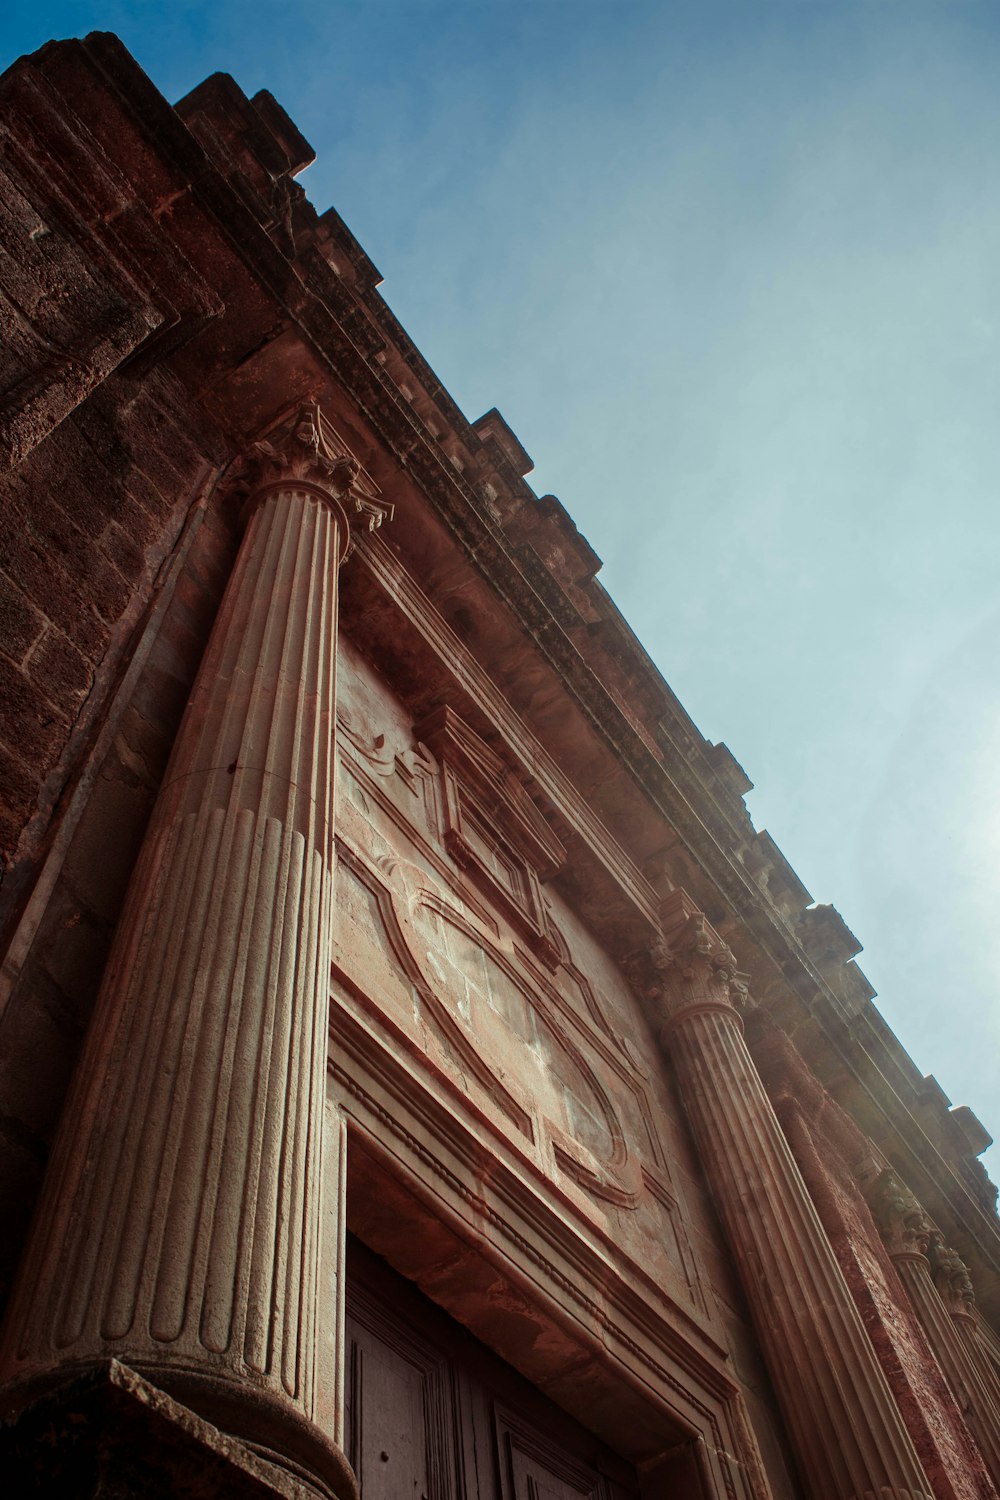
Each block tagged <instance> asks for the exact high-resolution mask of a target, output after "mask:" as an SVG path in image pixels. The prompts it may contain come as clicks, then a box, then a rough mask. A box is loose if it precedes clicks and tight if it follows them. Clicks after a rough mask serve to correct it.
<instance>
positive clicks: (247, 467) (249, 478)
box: [226, 402, 393, 541]
mask: <svg viewBox="0 0 1000 1500" xmlns="http://www.w3.org/2000/svg"><path fill="white" fill-rule="evenodd" d="M226 480H227V483H229V484H231V485H232V488H233V490H234V492H235V493H236V494H238V495H242V496H243V497H245V498H246V499H247V500H253V499H254V498H255V497H256V496H258V495H262V494H266V493H267V492H268V491H269V490H272V489H274V488H276V487H277V486H280V485H300V486H304V487H306V488H308V489H310V490H312V491H313V492H314V493H318V494H319V495H320V496H321V497H322V498H325V499H326V500H327V502H328V503H329V504H331V505H333V506H334V507H336V508H337V509H339V510H340V511H341V512H343V514H344V517H345V519H351V518H352V517H354V516H358V517H362V518H363V519H364V522H365V527H366V530H368V531H374V530H375V529H376V527H378V526H381V524H382V522H383V521H384V520H389V519H391V517H392V509H393V508H392V506H391V505H390V504H388V502H386V501H384V500H383V499H382V498H381V491H380V490H379V488H378V485H377V484H376V483H375V481H374V480H373V479H372V478H371V477H370V475H368V474H367V473H366V472H365V471H364V469H363V468H362V467H361V465H360V463H359V462H358V460H357V459H356V458H355V457H354V455H353V453H351V451H350V449H349V448H348V446H347V444H346V443H345V442H344V440H343V438H342V437H341V436H340V434H339V433H338V432H337V431H336V430H335V428H333V427H331V425H330V423H329V422H328V421H327V420H326V418H325V417H324V416H323V413H322V412H321V411H320V408H319V405H318V403H316V402H311V403H309V404H308V405H306V406H303V407H301V408H300V409H299V411H298V413H297V415H296V416H295V418H294V419H293V420H292V421H290V422H287V423H285V424H284V425H282V426H280V427H278V428H276V429H274V430H273V431H272V432H269V433H268V435H267V437H266V438H261V439H260V440H259V441H258V442H256V443H251V445H250V447H249V448H248V449H247V450H246V452H245V453H242V454H240V455H239V457H238V458H236V459H234V461H233V463H232V464H231V465H230V468H229V472H228V474H227V476H226ZM345 541H346V538H345Z"/></svg>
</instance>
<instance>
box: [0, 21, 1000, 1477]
mask: <svg viewBox="0 0 1000 1500" xmlns="http://www.w3.org/2000/svg"><path fill="white" fill-rule="evenodd" d="M0 140H2V146H3V149H2V152H0V190H2V195H3V212H2V216H0V233H2V236H3V239H2V244H0V298H2V305H3V319H4V342H3V350H2V353H0V383H2V384H0V433H2V451H0V464H2V475H0V489H2V498H0V701H2V703H3V718H2V724H0V767H2V778H3V786H4V803H3V811H2V818H3V821H2V825H0V838H2V844H3V850H2V852H3V856H4V860H5V879H4V882H3V886H2V890H0V919H2V952H3V954H4V957H3V968H2V987H0V1183H2V1193H3V1203H4V1223H5V1234H4V1236H3V1239H2V1246H0V1255H2V1267H0V1278H2V1280H0V1295H2V1297H3V1301H4V1303H5V1306H6V1317H5V1323H4V1332H3V1336H2V1342H0V1379H2V1381H3V1387H2V1391H3V1414H4V1425H3V1429H2V1432H3V1435H2V1439H0V1442H2V1447H3V1453H4V1459H3V1463H4V1473H5V1474H6V1475H7V1476H8V1477H10V1478H12V1479H13V1484H14V1488H13V1489H12V1490H10V1491H9V1492H10V1493H17V1494H22V1493H23V1494H39V1495H53V1496H70V1495H72V1496H90V1497H97V1496H98V1495H100V1496H112V1495H113V1496H116V1497H117V1496H122V1497H125V1496H129V1497H130V1496H138V1495H142V1496H154V1497H159V1496H192V1497H193V1496H205V1497H208V1496H211V1497H214V1500H221V1497H231V1496H232V1497H237V1496H238V1497H244V1496H246V1497H251V1496H253V1497H264V1496H277V1495H282V1496H298V1497H300V1500H307V1497H310V1496H312V1497H315V1496H317V1495H319V1496H325V1497H331V1496H336V1497H340V1500H346V1497H349V1496H354V1495H355V1494H356V1493H357V1490H358V1486H359V1485H360V1492H361V1494H362V1495H363V1497H364V1500H404V1497H407V1500H408V1497H413V1500H417V1497H424V1500H473V1497H483V1500H515V1497H516V1500H528V1497H537V1500H575V1497H582V1496H588V1497H593V1500H627V1497H640V1496H641V1497H643V1500H669V1497H679V1500H687V1497H695V1500H793V1497H804V1500H875V1497H879V1500H918V1497H927V1500H930V1497H933V1500H986V1497H990V1496H992V1497H996V1496H997V1495H998V1493H1000V1339H998V1333H997V1330H998V1329H1000V1235H998V1223H997V1217H996V1207H995V1205H996V1194H995V1190H993V1189H992V1188H991V1186H990V1184H989V1182H988V1180H987V1178H986V1176H985V1174H984V1172H983V1170H982V1168H981V1166H980V1165H979V1164H978V1162H977V1160H976V1157H977V1155H978V1154H979V1153H980V1152H981V1151H982V1150H983V1149H984V1147H985V1145H986V1144H987V1143H988V1137H987V1135H986V1133H985V1131H984V1130H983V1128H982V1127H981V1125H980V1124H979V1122H978V1121H977V1120H976V1119H975V1117H974V1116H973V1115H972V1114H971V1113H970V1111H968V1110H967V1109H964V1108H951V1107H950V1104H949V1101H948V1099H947V1097H946V1096H945V1094H944V1093H943V1091H942V1089H941V1088H940V1087H939V1086H938V1084H937V1083H936V1082H935V1080H934V1079H933V1078H924V1077H922V1076H921V1075H920V1074H919V1073H918V1072H917V1070H916V1069H915V1068H914V1066H913V1064H912V1063H911V1061H910V1059H909V1058H908V1057H907V1055H906V1054H905V1052H904V1051H903V1050H902V1048H901V1047H900V1045H899V1043H898V1042H897V1041H896V1039H895V1038H894V1037H893V1035H892V1034H891V1032H890V1031H889V1030H888V1028H887V1027H886V1026H885V1024H884V1022H883V1021H882V1020H881V1018H880V1016H879V1013H878V1011H877V1010H876V1009H875V1007H874V1006H873V1004H872V991H871V989H870V987H869V985H868V984H867V982H866V980H865V978H864V976H863V974H862V973H861V971H860V970H859V969H858V968H857V966H856V965H855V963H854V956H855V954H856V953H857V952H858V944H857V942H856V941H855V939H854V938H853V936H852V934H851V933H850V932H849V931H848V930H847V928H846V927H845V925H844V923H843V922H842V920H841V919H840V917H839V916H838V914H837V913H836V911H835V910H834V909H833V908H831V907H828V906H816V905H813V904H812V901H811V898H810V896H809V893H808V892H807V891H806V890H805V889H804V888H803V886H802V883H801V882H800V881H799V880H798V878H797V877H796V875H795V873H794V871H793V870H792V869H791V868H790V867H789V866H788V864H787V863H786V861H785V860H784V859H783V857H782V855H781V852H780V850H779V849H778V848H777V847H776V846H775V844H774V843H773V842H772V840H771V839H770V838H769V837H768V835H767V834H766V833H758V832H756V831H755V830H754V828H753V826H752V824H751V822H750V820H749V818H748V816H747V813H746V810H745V807H744V804H743V801H742V797H743V794H744V793H745V792H746V791H747V790H748V786H749V783H748V782H747V780H746V777H745V776H744V773H743V771H742V770H741V768H740V766H739V765H738V763H737V762H736V760H735V759H734V758H733V756H732V755H731V754H730V753H729V751H728V750H727V749H726V748H725V746H723V745H713V744H710V743H708V742H707V741H706V740H705V739H704V738H703V737H702V736H701V735H700V734H699V733H698V731H697V729H696V727H695V726H694V724H693V723H692V722H691V720H690V719H689V718H688V716H687V715H686V713H685V712H684V709H683V708H682V707H681V705H680V704H679V703H678V702H677V700H676V699H675V698H674V696H673V695H672V694H671V692H670V689H669V688H668V687H667V685H666V684H665V683H664V681H663V680H662V678H661V677H660V676H659V675H658V673H657V672H656V670H655V669H654V667H653V666H652V664H651V663H650V661H649V659H648V658H647V657H646V656H645V654H644V653H643V651H642V648H641V646H640V645H639V643H638V642H637V641H636V640H635V638H634V637H633V636H632V635H631V633H630V632H629V630H628V627H627V625H626V624H625V622H624V620H623V619H622V618H621V616H620V615H619V613H618V611H617V610H616V609H615V607H614V605H613V603H612V602H611V600H610V599H609V598H608V596H607V595H606V594H605V592H604V591H603V590H602V588H601V585H600V584H599V582H597V579H596V574H597V572H598V568H599V560H598V558H597V557H596V556H595V555H594V553H593V551H592V550H591V548H590V547H589V546H588V544H587V543H586V541H585V540H584V539H583V538H582V537H581V536H580V534H579V533H578V532H577V530H576V528H575V527H574V525H573V523H572V521H571V519H570V517H569V515H568V514H567V512H566V511H565V510H564V508H563V506H562V505H561V504H560V502H559V501H558V500H557V499H556V498H555V497H554V496H552V495H544V496H541V497H538V496H537V495H536V494H535V493H534V492H533V491H532V489H531V488H530V487H529V485H528V484H527V482H526V479H525V476H526V474H527V473H528V472H529V471H530V467H531V465H530V461H529V459H528V457H527V455H526V454H525V452H524V451H523V449H522V447H521V445H520V443H519V442H518V440H517V438H516V437H515V436H514V434H513V433H512V432H511V431H510V429H509V428H508V426H507V425H506V423H505V422H504V420H503V418H502V417H501V416H500V414H499V413H498V412H497V411H495V410H494V411H490V412H488V413H487V414H486V415H485V416H483V417H481V418H479V420H478V421H475V422H471V423H470V422H469V421H467V420H466V418H465V417H464V416H463V415H462V413H461V412H460V411H459V410H458V409H457V407H456V406H455V404H454V402H453V401H452V400H451V398H450V397H449V396H448V393H447V392H446V391H445V390H443V389H442V387H441V385H440V383H439V382H438V381H437V379H436V377H435V375H434V373H433V371H432V370H431V369H430V368H429V367H428V365H427V364H426V362H425V361H424V360H423V358H422V357H421V355H420V353H419V351H418V350H417V349H416V348H414V346H413V344H412V343H411V342H410V340H409V338H408V337H407V335H406V333H405V331H404V330H403V329H402V328H401V327H400V326H399V324H398V322H397V321H396V319H395V318H394V317H393V315H392V314H391V313H390V311H389V310H388V308H387V306H386V305H385V303H384V302H383V301H382V299H381V297H380V295H379V293H378V290H377V287H378V282H379V277H378V273H377V272H376V270H375V268H374V266H373V265H372V263H371V262H370V261H369V259H368V258H367V256H366V254H365V252H364V251H363V250H362V248H361V247H360V245H359V244H358V243H357V241H356V240H355V239H354V237H353V236H352V234H351V233H350V231H349V230H348V228H347V227H346V225H345V224H344V223H343V222H342V220H341V219H340V218H339V217H338V215H337V214H336V212H335V211H334V210H332V209H331V210H329V211H327V212H326V213H324V214H321V215H318V214H317V213H316V212H315V210H314V209H313V208H312V207H311V205H310V204H309V203H308V201H307V200H306V198H305V196H304V194H303V193H302V191H301V189H300V188H299V187H298V186H297V185H296V183H295V180H294V179H295V176H296V173H297V172H299V171H300V170H301V169H302V167H303V166H305V165H306V164H307V163H308V162H309V160H310V159H311V152H310V149H309V146H308V145H307V143H306V142H305V141H304V140H303V138H302V136H301V135H300V133H299V132H298V130H297V129H296V127H295V125H294V124H293V122H292V121H291V120H290V119H289V117H288V116H287V114H286V113H285V112H284V110H283V109H282V108H281V107H280V106H279V105H278V104H277V103H276V101H275V100H274V99H273V98H272V97H271V96H270V95H268V94H266V93H261V94H258V95H257V96H256V97H254V98H253V99H248V98H247V97H246V96H245V95H244V94H243V93H242V92H241V90H240V89H239V88H238V87H237V85H236V84H235V83H234V82H233V81H232V79H230V78H229V77H227V76H225V75H216V76H214V77H212V78H210V79H208V80H207V81H206V82H205V83H204V84H202V85H201V86H200V87H199V88H197V89H195V90H194V92H193V93H191V94H190V95H188V96H187V97H186V98H185V99H183V100H181V101H180V103H179V104H178V105H177V106H176V107H172V106H170V105H169V104H168V103H167V102H166V101H165V100H164V99H163V98H162V97H161V96H160V94H159V93H158V92H157V91H156V89H155V88H154V87H153V85H152V84H151V83H150V81H149V80H148V79H147V78H146V76H145V75H144V74H143V73H142V71H141V70H140V69H139V68H138V66H137V65H136V64H135V62H134V61H133V60H132V59H131V58H130V57H129V55H128V53H127V52H126V51H125V49H124V48H123V47H122V46H121V44H120V43H119V42H118V41H117V40H116V39H115V38H114V37H111V36H108V35H103V34H95V35H93V36H91V37H88V38H87V39H86V40H85V41H74V42H60V43H53V44H51V45H50V46H49V47H47V48H44V49H43V50H42V51H41V52H39V53H37V54H35V55H34V56H32V57H30V58H26V59H22V60H21V61H20V62H19V63H17V64H15V66H14V67H13V68H11V69H10V70H9V71H8V73H7V74H6V75H4V77H3V79H2V80H0Z"/></svg>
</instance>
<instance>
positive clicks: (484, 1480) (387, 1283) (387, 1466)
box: [345, 1242, 639, 1500]
mask: <svg viewBox="0 0 1000 1500" xmlns="http://www.w3.org/2000/svg"><path fill="white" fill-rule="evenodd" d="M347 1272H348V1275H347V1354H348V1359H347V1371H346V1375H347V1380H346V1387H347V1388H346V1403H345V1406H346V1413H345V1414H346V1441H347V1454H348V1458H349V1459H350V1460H351V1463H352V1464H353V1465H354V1469H355V1472H356V1473H357V1476H358V1482H359V1484H360V1486H361V1495H362V1500H638V1495H639V1489H638V1484H637V1482H636V1478H635V1474H634V1471H633V1470H632V1469H631V1468H630V1467H629V1466H628V1465H627V1464H626V1463H625V1462H624V1461H623V1460H622V1459H621V1458H619V1457H618V1456H617V1455H616V1454H614V1453H612V1452H611V1451H610V1450H609V1449H607V1448H606V1447H604V1445H603V1444H601V1443H600V1442H599V1441H598V1439H597V1438H595V1437H594V1435H593V1434H592V1433H589V1432H587V1430H586V1429H585V1428H583V1427H581V1426H580V1425H579V1424H578V1423H576V1422H574V1421H573V1420H572V1419H571V1418H570V1417H568V1416H567V1415H566V1413H565V1412H563V1411H562V1410H560V1408H559V1407H557V1406H555V1405H554V1404H553V1403H552V1402H550V1401H549V1400H547V1399H546V1398H545V1397H544V1396H543V1395H542V1394H541V1392H540V1391H538V1390H536V1389H535V1387H534V1386H532V1385H530V1384H529V1383H528V1381H526V1380H524V1379H523V1378H522V1377H521V1376H520V1375H518V1374H517V1372H516V1371H514V1370H513V1369H512V1368H511V1367H510V1366H509V1365H506V1364H504V1363H503V1361H502V1360H499V1359H497V1357H496V1356H495V1355H493V1354H492V1353H490V1351H489V1350H487V1349H485V1348H484V1347H483V1346H482V1345H481V1344H479V1343H478V1342H477V1341H476V1340H475V1339H474V1338H473V1337H472V1336H471V1335H470V1334H469V1333H467V1332H466V1331H465V1330H464V1329H463V1328H460V1327H459V1325H458V1324H457V1323H454V1322H453V1321H452V1320H451V1319H450V1318H449V1317H447V1315H446V1314H445V1313H443V1312H442V1311H441V1310H440V1309H439V1308H437V1307H435V1306H434V1305H433V1303H431V1302H429V1301H428V1300H427V1299H426V1298H425V1297H423V1296H421V1295H420V1293H419V1292H417V1291H416V1289H415V1288H414V1287H413V1286H411V1285H410V1284H409V1283H408V1282H406V1281H404V1280H403V1278H402V1277H400V1276H397V1275H396V1274H395V1273H394V1272H393V1271H391V1270H390V1268H389V1267H388V1266H387V1265H386V1264H385V1263H384V1262H383V1261H380V1260H379V1259H378V1257H377V1256H374V1255H372V1254H371V1253H370V1252H369V1251H366V1250H365V1249H364V1248H363V1247H362V1246H360V1245H357V1244H356V1243H353V1242H352V1243H349V1247H348V1260H347Z"/></svg>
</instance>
